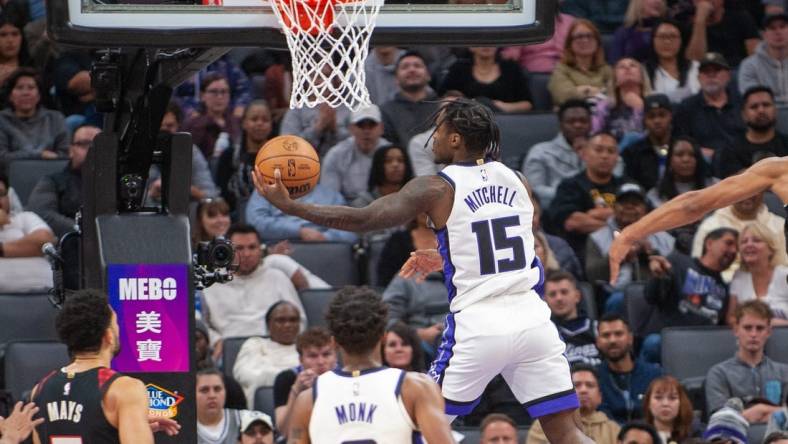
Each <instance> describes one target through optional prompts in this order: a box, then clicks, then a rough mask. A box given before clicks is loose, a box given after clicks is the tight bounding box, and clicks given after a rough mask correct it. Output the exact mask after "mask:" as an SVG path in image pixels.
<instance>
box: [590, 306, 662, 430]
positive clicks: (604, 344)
mask: <svg viewBox="0 0 788 444" xmlns="http://www.w3.org/2000/svg"><path fill="white" fill-rule="evenodd" d="M632 343H633V337H632V330H631V329H630V327H629V324H628V323H627V321H625V320H624V318H622V317H621V316H620V315H618V314H615V313H608V314H605V315H604V316H602V318H601V319H599V327H598V335H597V340H596V345H597V348H598V349H599V352H600V353H601V354H602V357H603V360H604V361H603V362H602V364H601V365H600V366H599V367H598V369H597V371H598V375H599V388H600V391H601V392H602V405H601V406H600V408H599V410H601V411H603V412H605V414H607V416H609V417H610V418H611V419H613V420H615V421H617V422H618V423H619V424H621V423H625V422H627V421H631V420H633V419H637V418H640V416H641V414H642V411H643V408H642V403H643V394H644V393H645V392H646V390H647V389H648V386H649V384H651V381H653V380H654V379H655V378H657V377H658V376H660V373H661V370H660V368H659V366H657V365H655V364H651V363H648V362H645V361H643V360H642V359H639V358H638V359H634V358H633V355H632ZM619 440H620V438H619ZM655 442H656V441H655Z"/></svg>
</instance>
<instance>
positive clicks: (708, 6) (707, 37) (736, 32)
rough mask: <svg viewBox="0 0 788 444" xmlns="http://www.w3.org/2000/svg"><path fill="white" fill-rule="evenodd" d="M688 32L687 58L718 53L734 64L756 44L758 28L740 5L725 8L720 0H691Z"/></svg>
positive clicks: (724, 3) (753, 50)
mask: <svg viewBox="0 0 788 444" xmlns="http://www.w3.org/2000/svg"><path fill="white" fill-rule="evenodd" d="M694 3H695V16H694V17H693V18H692V35H691V37H690V40H689V45H688V46H687V57H688V58H689V59H690V60H700V59H701V58H702V57H703V56H704V54H706V53H709V52H718V53H720V54H722V55H723V56H724V57H725V59H726V60H728V61H729V62H730V63H732V64H733V66H738V65H739V63H741V61H742V60H743V59H744V58H745V57H747V56H748V55H750V54H752V53H753V52H755V48H756V46H757V45H758V42H759V41H760V40H759V35H758V27H757V26H755V21H754V20H753V19H752V16H751V15H750V14H749V13H748V12H747V11H745V10H744V9H741V8H726V2H725V1H724V0H694Z"/></svg>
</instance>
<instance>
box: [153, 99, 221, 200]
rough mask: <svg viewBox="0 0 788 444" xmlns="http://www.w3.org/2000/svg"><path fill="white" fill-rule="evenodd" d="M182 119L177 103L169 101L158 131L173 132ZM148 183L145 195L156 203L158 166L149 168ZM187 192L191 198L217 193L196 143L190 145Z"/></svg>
mask: <svg viewBox="0 0 788 444" xmlns="http://www.w3.org/2000/svg"><path fill="white" fill-rule="evenodd" d="M182 120H183V113H182V112H181V108H180V107H179V106H178V104H177V103H175V102H170V103H169V104H168V105H167V111H166V112H165V113H164V117H163V118H162V119H161V128H160V131H164V132H167V133H170V134H175V133H177V132H178V130H179V129H180V126H181V121H182ZM148 183H149V185H148V195H147V197H148V198H151V199H154V201H155V202H156V203H158V201H160V200H161V170H160V168H159V167H158V166H153V167H152V168H151V170H150V176H149V177H148ZM189 194H190V195H191V198H192V199H193V200H200V199H205V198H214V197H216V196H218V195H219V189H218V188H217V187H216V184H215V183H213V177H212V176H211V170H210V168H209V166H208V161H207V160H205V156H204V155H203V154H202V152H201V151H200V149H199V148H197V146H196V145H192V175H191V187H190V189H189Z"/></svg>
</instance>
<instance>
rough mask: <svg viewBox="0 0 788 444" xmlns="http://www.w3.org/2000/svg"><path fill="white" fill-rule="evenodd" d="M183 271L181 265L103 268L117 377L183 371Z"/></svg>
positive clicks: (185, 359) (185, 302)
mask: <svg viewBox="0 0 788 444" xmlns="http://www.w3.org/2000/svg"><path fill="white" fill-rule="evenodd" d="M188 276H189V270H188V267H187V265H185V264H140V265H109V266H108V267H107V281H108V290H109V301H110V305H111V306H112V308H114V309H115V313H117V315H118V326H119V327H120V353H119V354H118V355H117V356H116V357H115V359H114V360H113V361H112V368H113V369H115V370H117V371H119V372H123V373H143V372H144V373H164V372H188V371H189V362H190V358H189V281H188Z"/></svg>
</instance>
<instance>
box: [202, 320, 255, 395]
mask: <svg viewBox="0 0 788 444" xmlns="http://www.w3.org/2000/svg"><path fill="white" fill-rule="evenodd" d="M194 353H195V361H196V362H197V370H203V369H207V368H213V367H216V365H215V364H214V361H215V359H214V358H213V356H212V354H213V350H212V349H211V342H210V336H209V333H208V327H206V326H205V323H204V322H202V321H201V320H199V319H196V320H195V321H194ZM222 381H223V382H224V391H225V402H224V407H225V408H230V409H245V408H246V407H247V405H246V396H244V390H243V388H241V384H239V383H238V381H236V380H235V378H233V377H232V376H230V375H227V374H225V373H222Z"/></svg>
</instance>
